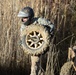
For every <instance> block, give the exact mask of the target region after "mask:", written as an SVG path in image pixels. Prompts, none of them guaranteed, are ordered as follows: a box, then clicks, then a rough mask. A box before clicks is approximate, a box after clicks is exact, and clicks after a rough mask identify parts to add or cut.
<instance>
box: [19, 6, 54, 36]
mask: <svg viewBox="0 0 76 75" xmlns="http://www.w3.org/2000/svg"><path fill="white" fill-rule="evenodd" d="M18 17H20V18H21V21H22V25H21V28H20V30H21V32H22V31H23V29H25V27H26V26H28V25H30V24H36V23H38V24H41V25H45V26H49V28H50V34H51V36H53V34H54V25H53V24H52V23H51V22H50V21H49V20H46V19H45V18H42V17H41V18H35V17H34V11H33V9H32V8H31V7H24V8H23V9H22V10H21V11H20V12H19V13H18Z"/></svg>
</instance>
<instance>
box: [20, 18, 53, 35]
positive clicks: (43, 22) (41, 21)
mask: <svg viewBox="0 0 76 75" xmlns="http://www.w3.org/2000/svg"><path fill="white" fill-rule="evenodd" d="M31 23H32V24H37V23H38V24H41V25H44V26H49V27H50V33H51V35H53V33H54V25H53V24H52V23H51V22H50V21H49V20H46V19H45V18H33V19H32V22H31ZM26 26H27V25H25V24H24V23H22V25H21V28H20V31H21V32H22V30H24V29H25V27H26Z"/></svg>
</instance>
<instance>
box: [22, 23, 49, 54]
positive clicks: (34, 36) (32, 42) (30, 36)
mask: <svg viewBox="0 0 76 75" xmlns="http://www.w3.org/2000/svg"><path fill="white" fill-rule="evenodd" d="M49 43H50V35H49V32H48V30H47V29H46V27H44V26H43V25H39V24H36V25H35V24H32V25H29V26H26V28H25V29H24V30H23V32H22V46H23V49H24V52H25V53H27V54H32V55H39V54H42V53H44V51H46V50H47V49H46V48H47V47H48V46H49Z"/></svg>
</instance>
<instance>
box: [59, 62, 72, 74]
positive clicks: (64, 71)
mask: <svg viewBox="0 0 76 75" xmlns="http://www.w3.org/2000/svg"><path fill="white" fill-rule="evenodd" d="M71 67H72V64H71V61H69V62H66V63H65V64H64V65H63V66H62V68H61V71H60V75H70V74H69V73H70V69H71Z"/></svg>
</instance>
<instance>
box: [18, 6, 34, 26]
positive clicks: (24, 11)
mask: <svg viewBox="0 0 76 75" xmlns="http://www.w3.org/2000/svg"><path fill="white" fill-rule="evenodd" d="M18 17H21V18H22V19H23V18H24V17H28V18H29V20H28V21H27V22H26V23H25V24H27V25H28V24H29V22H30V21H31V19H32V18H33V17H34V11H33V9H32V8H31V7H24V8H23V9H22V10H21V11H20V12H19V13H18Z"/></svg>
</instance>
